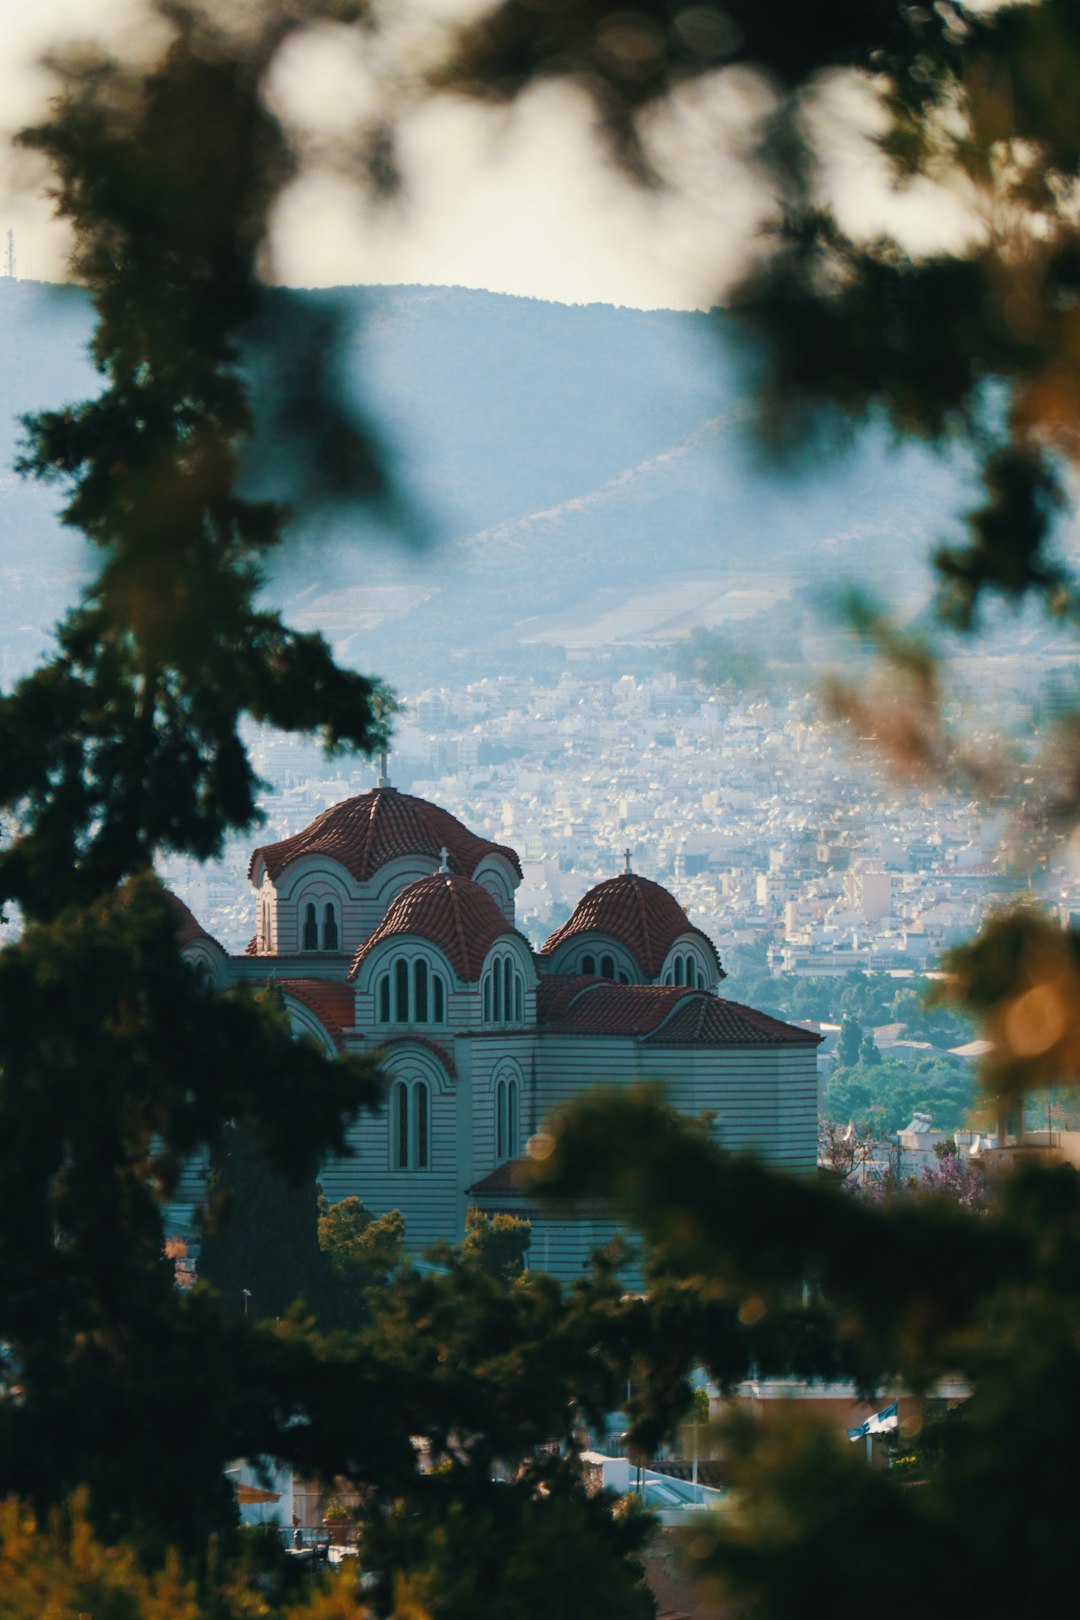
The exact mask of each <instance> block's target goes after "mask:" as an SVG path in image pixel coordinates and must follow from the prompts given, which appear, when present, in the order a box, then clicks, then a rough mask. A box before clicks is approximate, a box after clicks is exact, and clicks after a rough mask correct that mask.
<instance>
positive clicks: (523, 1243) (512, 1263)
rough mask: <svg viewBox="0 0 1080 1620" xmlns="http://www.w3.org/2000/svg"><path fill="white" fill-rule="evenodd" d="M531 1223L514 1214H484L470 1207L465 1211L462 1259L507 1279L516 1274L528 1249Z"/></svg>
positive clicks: (519, 1272) (517, 1274) (510, 1279)
mask: <svg viewBox="0 0 1080 1620" xmlns="http://www.w3.org/2000/svg"><path fill="white" fill-rule="evenodd" d="M531 1232H532V1223H531V1222H530V1221H523V1220H521V1219H520V1217H519V1216H517V1215H501V1214H495V1215H485V1213H484V1212H483V1210H480V1209H473V1208H472V1207H470V1208H469V1209H468V1210H466V1212H465V1241H464V1243H463V1244H462V1245H461V1252H462V1254H463V1255H464V1256H465V1257H466V1259H468V1260H470V1261H472V1262H473V1263H474V1264H475V1265H478V1266H480V1267H481V1268H482V1269H483V1270H484V1271H488V1272H490V1273H491V1274H492V1276H494V1277H502V1278H504V1279H505V1280H506V1281H507V1282H510V1281H512V1280H513V1278H514V1277H518V1276H520V1274H521V1272H522V1271H523V1270H524V1268H525V1256H526V1255H527V1254H528V1252H529V1238H530V1234H531Z"/></svg>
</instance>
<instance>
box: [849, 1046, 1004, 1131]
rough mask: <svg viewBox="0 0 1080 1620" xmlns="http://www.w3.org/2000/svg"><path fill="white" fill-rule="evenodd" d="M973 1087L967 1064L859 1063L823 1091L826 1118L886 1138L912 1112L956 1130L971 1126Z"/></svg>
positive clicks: (975, 1090) (886, 1060)
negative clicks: (859, 1124)
mask: <svg viewBox="0 0 1080 1620" xmlns="http://www.w3.org/2000/svg"><path fill="white" fill-rule="evenodd" d="M978 1095H979V1093H978V1087H977V1085H976V1082H975V1077H974V1075H973V1074H972V1072H971V1069H970V1068H969V1067H968V1065H966V1064H961V1063H956V1062H947V1063H942V1062H939V1061H935V1060H934V1059H932V1058H929V1059H927V1058H924V1059H921V1060H920V1061H919V1062H918V1063H900V1062H897V1060H896V1059H895V1058H889V1057H879V1058H878V1059H877V1061H876V1062H871V1063H868V1062H866V1061H865V1060H863V1059H861V1058H860V1060H859V1061H858V1062H856V1063H855V1064H853V1065H852V1067H851V1068H847V1069H844V1070H842V1071H840V1072H838V1073H837V1074H836V1075H834V1077H833V1078H832V1079H831V1080H830V1081H829V1087H828V1090H827V1091H826V1093H825V1102H824V1114H825V1118H826V1119H828V1120H830V1121H833V1122H834V1123H836V1124H838V1125H844V1124H846V1123H847V1122H848V1121H849V1120H859V1121H861V1122H863V1123H864V1124H866V1125H867V1126H869V1127H870V1128H871V1129H872V1130H874V1131H876V1132H877V1133H878V1135H880V1136H891V1135H892V1134H893V1133H894V1132H896V1131H898V1130H901V1129H902V1128H903V1127H904V1126H905V1125H908V1124H910V1123H911V1118H912V1115H913V1114H916V1113H920V1114H929V1116H930V1118H931V1119H932V1120H933V1122H934V1124H935V1125H936V1126H937V1127H938V1129H939V1130H943V1131H958V1130H961V1129H963V1128H964V1127H965V1126H966V1125H968V1124H970V1123H971V1119H970V1116H971V1113H972V1110H973V1109H974V1108H975V1106H976V1103H977V1100H978Z"/></svg>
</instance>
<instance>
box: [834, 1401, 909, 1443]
mask: <svg viewBox="0 0 1080 1620" xmlns="http://www.w3.org/2000/svg"><path fill="white" fill-rule="evenodd" d="M899 1426H900V1418H899V1414H898V1413H897V1410H896V1402H895V1401H893V1403H892V1405H891V1406H883V1407H882V1409H881V1411H880V1412H875V1413H874V1415H873V1417H871V1418H867V1420H866V1422H865V1423H860V1424H859V1427H858V1428H857V1429H849V1430H848V1432H847V1437H848V1439H849V1440H861V1439H862V1437H863V1435H864V1434H888V1433H889V1431H890V1429H896V1428H899Z"/></svg>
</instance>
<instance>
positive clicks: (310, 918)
mask: <svg viewBox="0 0 1080 1620" xmlns="http://www.w3.org/2000/svg"><path fill="white" fill-rule="evenodd" d="M303 946H304V949H305V951H317V950H318V948H319V924H318V922H317V921H316V918H315V906H314V902H312V901H310V900H309V901H308V903H307V905H306V906H305V907H304V933H303Z"/></svg>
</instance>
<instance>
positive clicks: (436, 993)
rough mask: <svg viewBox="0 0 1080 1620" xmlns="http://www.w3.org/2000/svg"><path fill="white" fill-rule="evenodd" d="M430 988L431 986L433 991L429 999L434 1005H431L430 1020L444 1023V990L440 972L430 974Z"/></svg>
mask: <svg viewBox="0 0 1080 1620" xmlns="http://www.w3.org/2000/svg"><path fill="white" fill-rule="evenodd" d="M431 988H432V991H433V994H432V998H431V999H432V1001H433V1003H434V1007H433V1010H432V1015H431V1016H432V1021H433V1022H434V1023H436V1024H445V1023H446V991H445V989H444V988H443V982H442V974H440V973H433V974H432V975H431Z"/></svg>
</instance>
